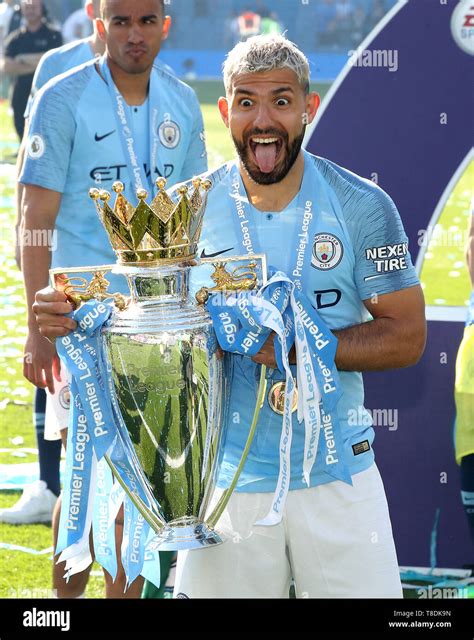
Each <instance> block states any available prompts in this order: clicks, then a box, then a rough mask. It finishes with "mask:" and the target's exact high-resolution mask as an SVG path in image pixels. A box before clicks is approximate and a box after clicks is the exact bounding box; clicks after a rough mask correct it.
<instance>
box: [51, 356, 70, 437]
mask: <svg viewBox="0 0 474 640" xmlns="http://www.w3.org/2000/svg"><path fill="white" fill-rule="evenodd" d="M70 379H71V374H70V373H69V371H68V370H67V369H66V367H65V366H64V365H63V364H62V363H61V382H58V381H57V380H56V379H54V395H51V393H50V392H49V391H48V390H47V389H46V414H45V417H44V439H45V440H60V439H61V433H60V432H61V431H63V429H67V427H68V424H69V408H70V404H71V394H70V389H69V383H70Z"/></svg>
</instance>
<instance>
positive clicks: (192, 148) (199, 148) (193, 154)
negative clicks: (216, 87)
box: [181, 91, 208, 181]
mask: <svg viewBox="0 0 474 640" xmlns="http://www.w3.org/2000/svg"><path fill="white" fill-rule="evenodd" d="M190 98H191V99H190V107H191V110H192V114H193V128H192V132H191V140H190V142H189V147H188V150H187V152H186V160H185V163H184V165H183V171H182V176H181V181H182V180H189V179H190V178H193V177H194V176H198V175H200V174H201V173H205V172H206V171H207V168H208V167H207V150H206V137H205V133H204V121H203V118H202V113H201V107H200V106H199V102H198V99H197V97H196V94H195V93H194V91H192V93H191V92H190Z"/></svg>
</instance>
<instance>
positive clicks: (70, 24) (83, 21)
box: [61, 0, 92, 44]
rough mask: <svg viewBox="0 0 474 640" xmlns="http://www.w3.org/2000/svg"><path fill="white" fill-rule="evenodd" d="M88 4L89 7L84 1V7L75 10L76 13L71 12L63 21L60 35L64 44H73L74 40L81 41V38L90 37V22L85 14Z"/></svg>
mask: <svg viewBox="0 0 474 640" xmlns="http://www.w3.org/2000/svg"><path fill="white" fill-rule="evenodd" d="M88 4H89V5H90V2H89V1H88V0H85V2H84V7H83V8H82V9H77V11H73V12H72V13H71V15H70V16H69V17H68V18H66V20H65V21H64V24H63V26H62V29H61V33H62V34H63V40H64V42H65V44H67V43H69V42H75V41H76V40H82V39H83V38H87V37H88V36H90V35H91V31H92V27H91V21H90V19H89V16H88V14H87V5H88Z"/></svg>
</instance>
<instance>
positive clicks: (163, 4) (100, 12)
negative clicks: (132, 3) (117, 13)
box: [99, 0, 165, 17]
mask: <svg viewBox="0 0 474 640" xmlns="http://www.w3.org/2000/svg"><path fill="white" fill-rule="evenodd" d="M104 4H105V0H100V10H99V14H100V16H101V17H102V13H103V11H104ZM160 5H161V10H162V11H163V15H165V0H160Z"/></svg>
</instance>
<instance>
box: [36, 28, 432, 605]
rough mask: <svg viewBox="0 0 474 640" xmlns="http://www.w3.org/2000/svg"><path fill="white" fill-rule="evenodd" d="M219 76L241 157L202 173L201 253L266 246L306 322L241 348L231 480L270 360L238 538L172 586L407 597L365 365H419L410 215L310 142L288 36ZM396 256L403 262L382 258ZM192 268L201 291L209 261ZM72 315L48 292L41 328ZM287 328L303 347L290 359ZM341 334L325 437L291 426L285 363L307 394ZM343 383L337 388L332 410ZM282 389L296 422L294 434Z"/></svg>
mask: <svg viewBox="0 0 474 640" xmlns="http://www.w3.org/2000/svg"><path fill="white" fill-rule="evenodd" d="M224 82H225V88H226V96H225V97H223V98H220V100H219V110H220V113H221V116H222V119H223V121H224V123H225V125H226V126H227V127H228V128H229V130H230V133H231V136H232V139H233V141H234V144H235V147H236V150H237V154H238V158H237V160H236V161H234V162H230V163H227V164H226V165H224V166H222V167H220V168H219V169H218V170H216V171H213V172H212V173H210V174H208V176H207V177H208V178H209V179H210V180H211V182H212V189H211V191H210V192H209V199H208V207H207V211H206V214H205V218H204V225H203V233H202V237H201V242H200V247H199V250H200V251H204V252H205V254H206V255H214V256H217V255H219V254H225V256H226V257H227V256H231V255H242V254H244V255H247V254H249V255H253V254H258V253H266V255H267V259H268V263H269V265H272V267H273V269H272V271H273V272H275V270H276V272H277V275H274V276H273V277H274V278H276V279H277V280H276V285H278V287H277V288H276V289H274V299H275V300H278V299H280V300H281V295H282V291H284V290H285V291H289V292H291V296H292V305H293V300H295V301H296V303H297V304H296V306H295V307H292V309H293V310H294V316H291V315H289V316H288V318H289V319H290V320H291V319H292V318H293V317H294V320H295V323H296V321H297V320H298V323H299V324H298V325H293V326H297V329H298V330H297V331H293V330H292V325H291V322H289V323H288V324H287V325H286V329H287V330H288V333H287V334H286V333H285V332H282V333H280V336H281V337H279V338H278V340H276V339H275V334H274V333H272V334H270V335H269V336H268V338H265V339H263V338H262V340H261V342H259V340H257V341H254V348H253V351H250V356H249V355H245V350H244V349H241V350H240V351H239V349H238V347H236V348H233V351H234V353H233V354H232V356H231V358H232V365H233V378H232V382H231V387H230V392H229V397H228V398H227V402H228V405H227V406H228V417H227V420H228V424H226V425H224V428H225V429H227V436H226V442H225V448H224V460H223V463H222V466H221V471H220V476H219V479H218V485H219V487H220V488H221V489H224V488H225V487H227V486H229V483H230V481H231V478H232V477H233V474H234V471H235V469H236V467H237V465H238V463H239V460H240V456H241V453H242V449H243V446H244V444H245V441H246V438H247V435H248V426H249V425H250V423H251V419H252V414H253V410H254V404H255V398H256V391H257V380H258V378H259V375H260V366H261V365H262V364H264V365H266V366H267V367H268V368H269V374H268V386H267V389H268V393H267V397H266V399H265V402H264V405H263V407H262V410H261V413H260V417H259V421H258V426H257V432H256V436H255V439H254V442H253V444H252V446H251V449H250V453H249V456H248V458H247V461H246V464H245V467H244V469H243V472H242V475H241V477H240V479H239V482H238V485H237V490H236V492H235V493H234V494H233V496H232V498H231V500H230V502H229V504H228V506H227V508H226V510H225V511H224V513H223V515H222V518H221V519H220V520H219V522H218V529H219V530H221V531H223V532H224V533H227V534H228V537H229V538H230V540H229V541H228V542H226V543H224V544H222V545H216V546H212V547H208V548H206V549H199V550H191V551H183V552H179V553H178V566H177V575H176V583H175V585H176V586H175V594H176V597H180V598H186V597H188V598H199V597H205V598H220V597H250V598H258V597H266V598H268V597H274V598H284V597H287V596H288V590H289V586H290V582H291V579H292V578H293V579H294V581H295V587H296V594H297V596H298V597H328V598H329V597H333V598H351V597H373V598H375V597H385V598H388V597H401V595H402V591H401V584H400V577H399V572H398V566H397V557H396V551H395V546H394V542H393V536H392V531H391V524H390V518H389V513H388V507H387V501H386V497H385V492H384V488H383V484H382V481H381V478H380V475H379V473H378V470H377V467H376V465H375V463H374V452H373V448H372V442H373V439H374V431H373V429H372V427H371V426H370V424H371V422H370V415H369V414H368V412H367V411H366V410H365V409H363V407H362V405H363V399H364V391H363V382H362V374H361V371H376V370H383V369H389V368H398V367H405V366H410V365H413V364H415V363H416V361H417V360H418V359H419V357H420V356H421V353H422V352H423V349H424V342H425V319H424V303H423V294H422V292H421V288H420V285H419V282H418V279H417V277H416V274H415V271H414V268H413V265H412V263H411V260H410V256H409V254H408V251H407V238H406V235H405V233H404V230H403V226H402V223H401V220H400V217H399V214H398V212H397V209H396V207H395V205H394V204H393V202H392V200H391V199H390V198H389V197H388V196H387V194H385V193H384V192H383V191H382V190H381V189H380V188H379V187H378V186H376V185H375V184H373V183H372V182H370V181H367V180H365V179H363V178H360V177H358V176H356V175H354V174H353V173H351V172H349V171H347V170H346V169H343V168H341V167H339V166H337V165H336V164H334V163H332V162H330V161H328V160H325V159H323V158H318V157H316V156H313V155H311V154H309V153H306V152H304V151H303V150H302V144H303V139H304V134H305V129H306V126H307V125H308V124H310V123H311V122H312V121H313V120H314V118H315V116H316V113H317V110H318V107H319V97H318V95H317V94H316V93H313V92H311V91H310V78H309V64H308V60H307V59H306V57H305V56H304V55H303V54H302V52H301V51H300V50H299V49H298V48H297V47H296V46H295V45H294V44H293V43H291V42H289V41H288V40H286V39H285V38H283V37H282V36H266V37H265V36H257V37H255V38H250V39H249V40H248V41H246V42H245V43H240V44H238V45H237V46H236V47H235V48H234V49H233V50H232V51H231V52H230V53H229V55H228V58H227V60H226V63H225V65H224ZM388 254H391V255H394V256H396V257H395V258H394V259H392V260H385V259H383V258H382V256H384V255H388ZM282 274H286V275H282ZM277 276H278V277H277ZM192 278H193V279H194V280H193V287H194V288H196V289H197V288H199V287H200V286H201V285H202V282H200V281H199V278H200V275H199V270H193V273H192ZM276 285H275V286H276ZM272 299H273V298H272ZM298 304H299V305H300V307H298ZM209 308H210V309H211V306H210V307H209ZM295 309H299V310H298V311H296V310H295ZM70 310H71V306H70V305H69V304H68V303H67V302H66V301H65V297H64V295H63V294H61V293H59V292H53V291H51V290H47V291H43V292H39V293H38V294H37V297H36V303H35V306H34V311H35V313H36V314H37V319H38V323H39V326H40V331H41V333H42V334H43V335H47V336H49V337H54V336H62V335H65V333H66V332H67V331H69V330H73V329H74V328H75V323H74V322H73V321H72V320H71V319H70V318H67V317H65V316H61V315H58V314H64V313H67V312H68V311H70ZM211 313H212V311H211ZM233 313H237V311H235V310H234V311H233ZM272 313H273V312H272ZM316 320H317V322H318V324H319V329H318V327H317V326H315V321H316ZM229 326H230V325H227V326H226V328H225V329H226V330H225V331H221V330H220V329H221V327H220V326H219V322H218V320H216V322H215V327H216V331H217V335H218V337H219V340H220V341H221V346H222V345H223V343H225V340H227V344H229V345H230V344H234V345H236V343H237V342H238V341H239V340H240V337H239V336H240V334H239V335H237V334H235V335H233V336H232V338H233V339H232V340H230V339H228V332H229ZM242 326H244V325H242ZM275 326H277V325H275ZM300 331H301V333H300ZM259 335H262V336H263V335H264V334H263V333H262V334H259ZM288 336H291V339H292V340H293V339H294V342H295V345H296V349H295V348H292V349H291V350H289V358H287V359H285V358H286V355H285V354H286V350H285V351H283V348H282V344H283V343H284V342H285V341H286V340H287V338H288ZM302 336H303V337H304V339H305V340H306V347H305V349H306V351H305V350H304V349H303V350H301V348H300V347H301V344H302V342H301V341H302V339H303V338H302ZM334 336H335V337H336V338H337V349H336V346H334V353H333V355H332V356H331V358H332V365H331V366H332V367H333V368H332V370H330V369H329V368H328V367H327V366H325V365H323V359H321V358H322V355H321V356H318V357H317V358H316V359H315V360H314V362H315V363H316V364H317V363H320V368H321V372H319V373H320V376H323V377H324V380H325V382H324V384H319V382H318V389H319V394H320V398H321V402H319V401H318V404H317V405H314V406H313V413H314V414H315V413H316V411H318V412H319V413H320V415H319V422H320V427H321V428H320V430H319V432H318V433H317V435H316V432H312V431H309V432H308V429H307V426H308V425H307V420H306V416H305V420H304V424H303V423H300V424H295V426H294V427H293V426H292V423H293V422H294V419H293V420H292V419H291V417H289V416H291V410H292V408H293V407H292V402H291V400H290V399H289V398H291V391H290V389H289V388H288V387H285V384H286V382H287V381H288V380H290V381H291V377H290V378H289V377H288V368H289V367H291V375H292V376H293V377H294V374H295V368H296V369H298V372H297V376H296V377H297V379H298V394H301V396H302V397H303V400H304V402H307V401H308V395H307V394H306V392H304V389H305V379H306V373H305V371H303V370H302V368H301V367H302V365H303V364H304V359H305V358H307V357H308V356H307V355H305V354H307V353H308V352H309V354H310V355H311V358H312V357H313V355H317V354H322V353H323V351H324V349H325V348H326V347H327V345H330V344H332V345H334V344H335V342H336V341H335V339H334ZM241 344H242V345H243V344H246V345H247V346H248V344H249V342H248V341H247V342H246V341H245V340H243V341H242V342H241ZM290 346H291V345H290ZM228 350H229V351H232V348H230V347H229V349H228ZM324 354H326V352H325V351H324ZM324 357H325V358H326V359H327V362H328V365H329V364H331V363H330V361H331V358H329V357H328V358H327V357H326V355H324ZM282 363H283V366H282ZM336 367H337V370H338V371H339V373H338V374H337V371H336ZM304 368H306V365H304ZM285 371H286V373H287V376H286V377H285ZM303 373H304V376H303ZM331 373H333V374H334V375H333V376H331ZM316 377H317V376H316ZM319 379H321V378H320V377H319V378H318V380H319ZM336 379H337V380H336ZM300 383H301V384H300ZM336 384H337V385H338V392H339V394H340V399H339V401H338V402H337V403H335V404H334V407H333V410H332V411H331V413H329V412H328V406H329V404H328V397H329V396H330V394H331V393H333V392H334V391H336ZM312 388H313V390H314V388H315V385H314V384H313V387H312ZM303 392H304V393H303ZM305 394H306V395H305ZM280 396H283V397H285V399H286V401H285V409H284V411H285V417H286V418H288V421H287V422H285V424H284V428H283V429H282V418H281V411H280V402H279V400H280ZM305 398H306V400H305ZM304 406H306V405H304ZM355 408H358V409H360V411H356V412H354V409H355ZM288 413H289V416H288ZM354 413H355V414H356V415H357V416H358V417H357V418H356V419H355V420H354V419H352V420H351V418H350V416H352V415H353V414H354ZM295 417H296V416H295ZM308 436H309V437H308ZM316 449H317V453H316ZM310 460H311V464H308V461H310ZM217 497H218V496H216V498H217ZM269 525H270V526H269Z"/></svg>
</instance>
